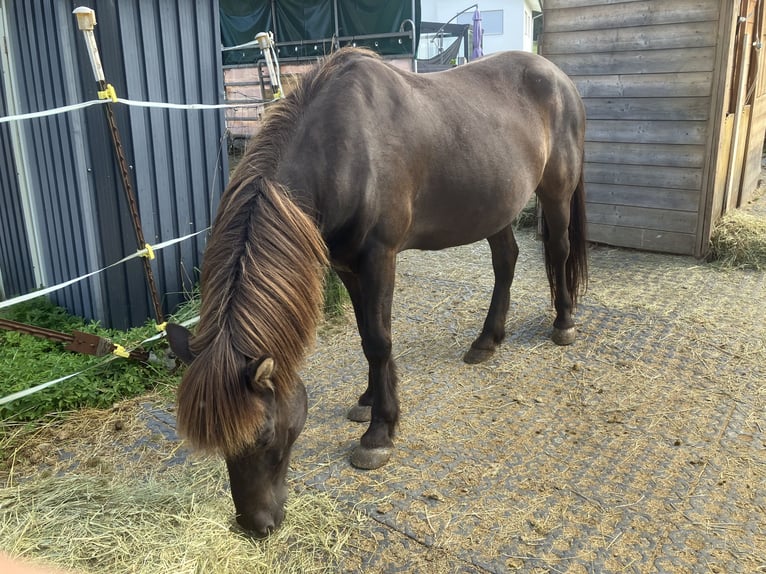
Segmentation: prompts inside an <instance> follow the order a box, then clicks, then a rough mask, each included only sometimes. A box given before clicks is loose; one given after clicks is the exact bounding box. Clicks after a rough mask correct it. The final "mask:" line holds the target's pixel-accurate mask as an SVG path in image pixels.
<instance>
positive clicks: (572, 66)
mask: <svg viewBox="0 0 766 574" xmlns="http://www.w3.org/2000/svg"><path fill="white" fill-rule="evenodd" d="M552 58H554V57H553V56H552ZM554 61H555V62H556V65H557V66H558V67H559V68H561V69H562V70H563V71H564V72H565V73H566V74H567V75H569V76H587V75H605V74H658V73H679V72H710V71H712V70H713V63H714V61H715V46H705V47H702V48H674V49H667V50H631V51H627V52H596V53H579V54H556V55H555V59H554Z"/></svg>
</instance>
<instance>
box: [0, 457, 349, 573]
mask: <svg viewBox="0 0 766 574" xmlns="http://www.w3.org/2000/svg"><path fill="white" fill-rule="evenodd" d="M219 467H220V465H216V468H219ZM211 468H212V467H207V466H205V465H195V468H194V470H193V471H192V472H189V469H188V468H187V469H186V470H185V471H183V472H165V473H163V474H162V475H161V476H155V477H151V478H149V479H148V480H145V481H136V480H135V479H129V478H121V477H119V476H118V475H113V476H88V475H85V474H70V475H63V476H49V477H46V478H38V479H34V480H30V481H27V482H23V483H22V484H20V485H18V486H16V487H10V488H5V489H2V490H0V547H2V548H3V549H4V550H5V551H6V552H8V553H9V554H11V555H12V556H16V557H23V558H25V559H38V558H44V559H45V561H46V562H49V563H51V564H54V565H56V566H59V567H64V568H71V569H74V570H77V571H79V572H122V573H128V572H130V573H142V572H146V573H152V574H155V573H158V572H174V573H185V572H189V573H192V572H206V573H207V572H216V573H221V574H224V573H228V572H231V573H238V574H239V573H242V572H252V573H256V572H269V573H272V572H274V573H280V572H332V571H335V568H336V567H337V564H338V562H339V560H340V557H341V553H342V549H343V547H344V544H345V543H346V542H347V541H348V539H349V536H350V532H351V528H353V527H355V526H358V519H357V520H356V521H355V520H354V517H353V516H349V515H348V513H342V512H341V511H340V510H339V508H338V507H337V506H336V504H335V503H334V502H333V501H332V500H331V499H330V498H329V497H327V496H326V495H322V494H316V493H312V494H308V493H302V494H295V493H293V494H292V495H291V496H290V497H289V500H288V505H287V519H286V521H285V524H284V525H283V527H282V528H281V529H280V530H278V531H277V532H276V533H275V534H274V535H272V536H271V537H269V538H268V539H266V540H252V539H249V538H247V537H245V536H243V535H241V534H239V533H238V532H235V531H233V530H232V522H231V519H232V515H233V508H232V505H231V501H230V498H229V495H228V493H226V492H225V491H224V484H225V481H226V477H225V476H224V474H222V473H220V472H219V471H218V470H211ZM215 475H217V476H215Z"/></svg>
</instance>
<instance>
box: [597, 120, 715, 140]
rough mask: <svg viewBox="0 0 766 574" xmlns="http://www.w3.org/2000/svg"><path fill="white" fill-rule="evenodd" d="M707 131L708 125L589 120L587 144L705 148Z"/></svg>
mask: <svg viewBox="0 0 766 574" xmlns="http://www.w3.org/2000/svg"><path fill="white" fill-rule="evenodd" d="M707 127H708V124H707V122H666V121H651V120H649V121H636V120H625V121H623V120H589V121H588V123H587V125H586V127H585V140H586V141H590V142H594V141H595V142H597V141H600V142H619V143H657V144H682V145H704V144H705V142H706V136H707Z"/></svg>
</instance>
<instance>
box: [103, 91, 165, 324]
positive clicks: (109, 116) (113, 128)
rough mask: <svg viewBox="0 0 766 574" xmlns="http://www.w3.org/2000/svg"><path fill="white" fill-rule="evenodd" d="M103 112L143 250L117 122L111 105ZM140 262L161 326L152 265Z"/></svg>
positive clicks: (142, 259)
mask: <svg viewBox="0 0 766 574" xmlns="http://www.w3.org/2000/svg"><path fill="white" fill-rule="evenodd" d="M99 86H100V90H101V91H104V90H106V89H107V86H106V82H104V81H101V82H99ZM104 111H105V113H106V121H107V123H108V124H109V134H110V136H111V138H112V147H113V149H114V155H115V157H116V159H117V165H118V166H119V168H120V176H121V179H122V188H123V191H124V192H125V198H126V199H127V200H128V209H129V210H130V219H131V222H132V223H133V231H134V232H135V234H136V242H137V244H138V249H144V248H145V247H146V241H145V239H144V232H143V229H142V228H141V217H140V216H139V213H138V204H137V202H136V196H135V193H134V192H133V184H132V183H131V180H130V172H129V170H128V162H127V160H126V159H125V151H124V150H123V147H122V140H121V139H120V131H119V129H118V128H117V122H116V121H115V117H114V109H112V104H111V103H107V104H105V105H104ZM141 261H142V262H143V265H144V274H145V276H146V283H147V285H148V287H149V294H150V296H151V298H152V305H153V306H154V316H155V318H156V321H157V324H158V325H161V324H162V323H164V322H165V316H164V314H163V312H162V305H161V304H160V299H159V295H158V293H157V286H156V284H155V282H154V272H153V271H152V265H151V262H150V261H149V258H148V257H141Z"/></svg>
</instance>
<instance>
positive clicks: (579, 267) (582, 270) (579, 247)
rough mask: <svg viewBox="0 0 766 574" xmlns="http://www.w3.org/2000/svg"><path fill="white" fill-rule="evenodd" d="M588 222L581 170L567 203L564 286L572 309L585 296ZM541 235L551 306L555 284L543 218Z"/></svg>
mask: <svg viewBox="0 0 766 574" xmlns="http://www.w3.org/2000/svg"><path fill="white" fill-rule="evenodd" d="M586 227H587V222H586V218H585V185H584V183H583V172H582V169H581V170H580V180H579V181H578V183H577V187H576V188H575V190H574V193H573V194H572V198H571V199H570V203H569V257H567V262H566V284H567V290H568V291H569V295H570V297H571V298H572V305H574V306H576V305H577V301H578V299H579V297H580V295H582V294H584V293H585V290H586V289H587V286H588V242H587V238H586ZM542 235H543V239H544V243H543V245H544V253H545V271H546V273H547V275H548V283H549V284H550V288H551V302H553V301H555V300H556V281H555V271H554V266H553V263H552V261H551V254H550V251H549V249H548V241H547V240H548V237H549V229H548V223H547V221H546V219H545V217H544V216H543V218H542Z"/></svg>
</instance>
